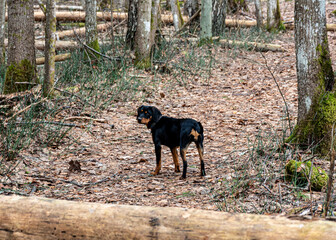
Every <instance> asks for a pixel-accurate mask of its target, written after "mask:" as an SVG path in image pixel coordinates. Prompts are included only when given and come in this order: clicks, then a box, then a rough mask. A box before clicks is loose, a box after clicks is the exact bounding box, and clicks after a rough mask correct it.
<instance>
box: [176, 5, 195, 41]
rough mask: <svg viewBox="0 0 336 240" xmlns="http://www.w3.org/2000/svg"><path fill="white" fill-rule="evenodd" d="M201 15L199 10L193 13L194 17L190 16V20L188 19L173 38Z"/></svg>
mask: <svg viewBox="0 0 336 240" xmlns="http://www.w3.org/2000/svg"><path fill="white" fill-rule="evenodd" d="M200 13H201V9H198V11H197V12H195V14H194V15H192V16H191V18H189V20H188V21H187V22H186V23H185V24H183V26H182V27H181V28H180V30H178V31H177V32H176V33H175V34H174V35H173V37H175V36H177V35H178V34H179V33H181V32H182V31H183V29H185V28H186V27H187V26H188V25H189V24H190V23H191V22H192V21H193V20H194V19H195V18H196V17H197V16H198V15H199V14H200Z"/></svg>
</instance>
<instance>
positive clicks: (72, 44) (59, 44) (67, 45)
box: [5, 39, 79, 50]
mask: <svg viewBox="0 0 336 240" xmlns="http://www.w3.org/2000/svg"><path fill="white" fill-rule="evenodd" d="M7 46H8V40H7V39H5V47H7ZM44 46H45V41H44V40H35V47H36V49H38V50H44ZM78 47H79V45H78V43H77V42H76V41H56V50H64V49H75V48H78Z"/></svg>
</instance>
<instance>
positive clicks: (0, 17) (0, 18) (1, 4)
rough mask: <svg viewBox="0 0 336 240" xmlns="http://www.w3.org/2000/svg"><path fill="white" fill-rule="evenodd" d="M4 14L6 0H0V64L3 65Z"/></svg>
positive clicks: (4, 54) (4, 50)
mask: <svg viewBox="0 0 336 240" xmlns="http://www.w3.org/2000/svg"><path fill="white" fill-rule="evenodd" d="M5 16H6V0H0V65H4V64H5V62H6V61H5V60H6V48H5Z"/></svg>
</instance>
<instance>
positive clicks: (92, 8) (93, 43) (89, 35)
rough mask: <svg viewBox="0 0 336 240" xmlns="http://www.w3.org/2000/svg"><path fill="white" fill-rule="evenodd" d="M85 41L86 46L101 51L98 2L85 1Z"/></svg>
mask: <svg viewBox="0 0 336 240" xmlns="http://www.w3.org/2000/svg"><path fill="white" fill-rule="evenodd" d="M85 29H86V31H85V41H86V45H88V46H89V47H91V48H93V49H94V50H96V51H100V48H99V44H98V31H97V1H96V0H86V1H85Z"/></svg>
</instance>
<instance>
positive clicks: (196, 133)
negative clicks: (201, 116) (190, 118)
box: [190, 122, 203, 141]
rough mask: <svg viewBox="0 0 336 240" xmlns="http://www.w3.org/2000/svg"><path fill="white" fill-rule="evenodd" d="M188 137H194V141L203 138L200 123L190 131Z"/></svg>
mask: <svg viewBox="0 0 336 240" xmlns="http://www.w3.org/2000/svg"><path fill="white" fill-rule="evenodd" d="M190 135H192V136H193V137H194V140H195V141H198V140H199V138H200V137H202V138H203V126H202V124H201V123H200V122H196V123H195V124H194V126H193V128H192V129H191V132H190Z"/></svg>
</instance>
